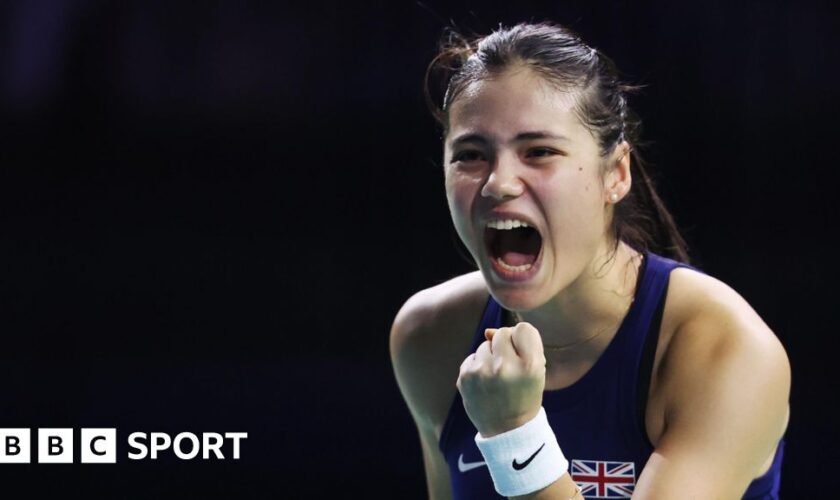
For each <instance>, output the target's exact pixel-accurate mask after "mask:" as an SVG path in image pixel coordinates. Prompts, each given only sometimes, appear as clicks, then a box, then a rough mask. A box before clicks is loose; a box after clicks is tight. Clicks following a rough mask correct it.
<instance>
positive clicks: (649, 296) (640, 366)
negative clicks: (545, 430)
mask: <svg viewBox="0 0 840 500" xmlns="http://www.w3.org/2000/svg"><path fill="white" fill-rule="evenodd" d="M676 267H688V268H691V269H694V270H696V271H698V272H702V271H699V270H698V269H696V268H694V267H692V266H690V265H687V264H683V263H680V262H676V261H674V260H671V259H668V258H665V257H662V256H659V255H656V254H654V253H651V252H645V254H644V259H643V262H642V265H641V270H640V272H639V276H640V278H639V279H638V280H637V283H636V291H635V295H634V300H633V303H632V304H631V306H630V309H629V310H628V312H627V315H626V316H625V317H624V319H623V321H622V323H621V326H619V329H618V332H617V333H616V334H615V336H614V337H613V339H612V340H611V341H610V344H609V345H608V346H607V348H606V349H605V350H604V352H603V353H602V354H601V356H600V358H598V360H597V361H596V362H595V364H594V365H593V366H592V367H591V368H590V369H589V371H588V372H587V373H586V374H584V375H583V377H581V378H580V379H579V380H578V381H577V382H575V383H574V384H572V385H571V386H569V387H566V388H563V389H558V390H551V391H545V392H544V393H543V407H544V408H545V411H546V415H547V416H548V421H549V423H550V424H551V427H552V429H553V430H554V433H555V435H556V436H557V441H558V442H559V443H560V448H561V449H562V450H563V454H564V455H565V456H566V458H567V459H568V460H569V464H570V467H569V469H570V470H569V472H570V473H571V476H572V479H573V480H574V481H575V482H576V483H577V484H578V485H579V486H580V487H581V488H582V490H583V495H584V497H585V498H587V499H591V498H630V496H631V495H632V493H633V489H634V487H635V485H636V481H637V480H638V478H639V475H640V474H641V472H642V469H643V468H644V466H645V463H647V460H648V458H649V457H650V455H651V453H652V452H653V449H654V448H653V445H652V444H651V442H650V440H649V439H648V436H647V432H646V431H645V408H646V406H647V395H648V388H649V385H650V377H651V372H652V370H653V358H654V354H655V351H656V344H657V340H658V337H659V329H660V324H661V322H662V310H663V308H664V304H665V295H666V291H667V289H668V280H669V276H670V272H671V270H673V269H674V268H676ZM507 315H508V311H505V310H504V309H503V308H502V307H501V305H499V303H498V302H496V301H495V300H494V299H493V297H492V296H491V297H490V298H489V299H488V301H487V306H486V308H485V310H484V314H483V316H482V318H481V322H480V323H479V325H478V328H477V329H476V332H475V338H474V341H473V344H472V348H471V350H470V352H475V350H476V349H477V348H478V346H479V345H480V344H481V343H482V342H483V341H484V330H485V329H486V328H499V327H501V326H503V325H504V324H505V323H504V321H505V319H506V317H505V316H507ZM466 354H467V353H465V356H466ZM476 432H477V431H476V429H475V426H473V424H472V422H471V421H470V420H469V418H468V417H467V414H466V412H465V410H464V405H463V402H462V400H461V395H460V393H458V392H457V391H456V394H455V399H454V401H453V402H452V406H451V407H450V409H449V414H448V416H447V419H446V422H445V424H444V427H443V431H442V433H441V438H440V443H439V445H440V449H441V451H442V452H443V454H444V457H445V458H446V461H447V464H448V465H449V475H450V478H451V482H452V491H453V496H454V498H455V499H487V498H501V497H500V496H499V495H498V494H497V493H496V491H495V489H494V488H493V480H492V478H491V477H490V473H489V471H488V469H487V467H486V465H484V464H483V461H484V459H483V457H482V456H481V453H480V452H479V450H478V447H477V446H476V445H475V435H476ZM783 453H784V439H782V440H781V441H780V442H779V446H778V448H777V450H776V455H775V458H774V460H773V464H772V466H771V467H770V469H769V470H768V471H767V473H766V474H764V475H763V476H761V477H759V478H757V479H755V480H753V481H752V483H751V484H750V486H749V488H748V489H747V491H746V493H745V495H744V497H743V498H744V499H750V500H754V499H767V500H770V499H773V500H777V499H778V496H779V483H780V479H781V466H782V456H783Z"/></svg>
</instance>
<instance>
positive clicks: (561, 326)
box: [517, 243, 642, 360]
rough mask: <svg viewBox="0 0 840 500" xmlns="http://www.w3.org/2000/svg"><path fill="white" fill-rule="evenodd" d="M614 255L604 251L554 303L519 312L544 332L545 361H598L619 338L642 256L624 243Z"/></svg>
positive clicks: (520, 315)
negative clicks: (614, 340) (589, 359)
mask: <svg viewBox="0 0 840 500" xmlns="http://www.w3.org/2000/svg"><path fill="white" fill-rule="evenodd" d="M611 253H612V252H611V251H608V250H607V248H601V250H600V251H599V252H598V253H597V255H596V256H595V258H593V259H592V261H591V262H590V263H589V264H587V266H586V267H585V268H584V271H583V272H582V273H581V275H580V276H578V278H577V279H575V281H573V282H572V283H571V284H570V285H569V286H568V287H566V288H565V289H564V290H563V291H561V292H560V293H559V294H557V295H556V296H555V297H554V298H553V299H552V300H550V301H548V302H547V303H546V304H544V305H542V306H540V307H539V308H537V309H533V310H531V311H524V312H520V313H517V316H518V317H519V318H518V319H519V320H521V321H527V322H528V323H531V324H532V325H533V326H534V327H535V328H536V329H537V330H538V331H539V332H540V335H541V336H542V340H543V344H544V345H545V346H546V349H545V356H546V358H551V359H554V360H563V359H569V358H575V359H581V358H588V357H590V356H591V357H593V358H597V357H598V356H599V355H600V354H601V352H603V350H604V348H605V347H606V345H608V344H609V342H610V341H611V340H612V338H613V337H614V336H615V333H616V332H617V331H618V327H619V326H620V325H621V322H622V320H623V319H624V317H625V316H626V314H627V311H628V310H629V309H630V305H631V304H632V303H633V299H634V294H635V290H636V284H637V282H638V273H639V270H640V264H641V257H642V256H641V254H640V253H639V252H636V251H635V250H633V249H632V248H630V247H629V246H627V245H625V244H624V243H621V244H619V246H618V250H617V252H616V253H615V256H614V258H612V259H610V257H611Z"/></svg>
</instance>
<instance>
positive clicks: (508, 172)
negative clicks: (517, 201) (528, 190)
mask: <svg viewBox="0 0 840 500" xmlns="http://www.w3.org/2000/svg"><path fill="white" fill-rule="evenodd" d="M520 168H521V165H519V163H518V158H515V157H514V158H509V157H506V156H504V155H499V156H498V157H497V160H496V162H495V165H493V168H492V169H491V170H490V175H489V176H488V177H487V181H485V183H484V186H482V188H481V195H482V196H484V197H486V198H492V199H494V200H499V201H501V200H504V199H507V198H516V197H518V196H519V195H521V194H522V192H523V190H524V189H525V186H524V185H523V184H522V179H520V178H519V173H520V172H519V169H520Z"/></svg>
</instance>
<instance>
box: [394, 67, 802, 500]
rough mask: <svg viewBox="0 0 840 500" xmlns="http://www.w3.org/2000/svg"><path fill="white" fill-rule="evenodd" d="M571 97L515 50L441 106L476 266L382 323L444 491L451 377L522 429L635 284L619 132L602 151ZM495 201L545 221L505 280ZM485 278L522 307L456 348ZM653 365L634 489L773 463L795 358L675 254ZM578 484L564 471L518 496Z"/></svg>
mask: <svg viewBox="0 0 840 500" xmlns="http://www.w3.org/2000/svg"><path fill="white" fill-rule="evenodd" d="M576 98H577V95H576V94H575V92H574V91H562V90H558V89H556V88H554V87H552V86H551V85H549V84H547V83H546V82H545V81H544V80H543V79H542V78H541V77H539V76H538V75H536V74H534V73H532V72H531V71H530V70H529V69H527V68H522V67H514V68H511V69H509V70H508V71H506V72H504V73H502V74H500V75H496V76H495V77H493V78H490V79H486V80H482V81H480V82H475V83H473V84H471V85H469V86H468V87H467V88H466V89H465V91H464V93H463V94H462V95H460V96H459V97H458V99H456V101H455V103H453V105H452V107H451V110H450V116H449V125H450V126H449V130H448V133H447V136H446V138H445V146H444V174H445V186H446V194H447V199H448V203H449V208H450V212H451V215H452V220H453V223H454V225H455V228H456V230H457V232H458V234H459V236H460V237H461V239H462V240H463V242H464V244H465V246H466V247H467V248H468V250H469V251H470V253H471V254H472V255H473V257H474V259H475V261H476V263H477V265H478V267H479V271H478V272H475V273H470V274H468V275H465V276H461V277H458V278H455V279H453V280H451V281H450V282H447V283H444V284H442V285H438V286H437V287H433V288H431V289H427V290H424V291H421V292H420V293H418V294H416V295H415V296H414V297H412V298H411V299H409V301H408V302H406V304H405V305H404V306H403V308H402V309H401V310H400V312H399V313H398V315H397V318H396V319H395V321H394V325H393V328H392V332H391V355H392V360H393V363H394V369H395V373H396V376H397V381H398V383H399V385H400V389H401V390H402V392H403V395H404V397H405V399H406V402H407V403H408V406H409V409H410V411H411V413H412V415H413V417H414V419H415V422H416V423H417V426H418V430H419V433H420V439H421V444H422V448H423V454H424V464H425V467H426V473H427V484H428V486H429V494H430V498H450V497H451V491H449V477H448V470H447V468H446V464H445V461H444V460H443V457H442V455H441V453H440V451H439V450H438V448H437V442H438V440H439V438H440V432H441V430H442V427H443V423H444V421H445V419H446V414H447V412H448V405H449V404H450V403H451V400H452V395H453V394H454V390H455V388H453V387H452V383H453V380H455V386H456V387H457V390H459V391H460V392H461V395H462V398H463V400H464V406H465V409H466V412H467V415H468V416H469V418H470V419H471V420H472V422H473V424H475V426H476V428H477V429H478V431H479V432H480V433H481V434H482V435H483V436H485V437H489V436H493V435H496V434H498V433H501V432H505V431H507V430H510V429H513V428H516V427H518V426H520V425H522V424H524V423H525V422H527V421H528V420H530V419H531V418H533V417H534V416H535V415H536V413H537V411H538V410H539V407H540V405H541V404H542V393H543V390H545V389H546V388H549V389H555V388H561V387H567V386H568V385H571V384H572V383H574V382H575V381H577V380H578V379H579V378H580V377H581V376H583V374H585V373H586V371H587V370H588V369H589V368H591V366H592V365H593V364H594V362H595V361H597V359H598V357H599V356H600V355H601V353H602V352H603V351H604V349H605V348H606V346H607V345H608V344H609V342H610V341H611V340H612V337H613V336H614V334H615V331H616V330H617V328H618V325H619V324H620V322H621V320H622V318H623V317H624V315H625V314H626V312H627V309H628V308H629V304H630V302H631V301H632V295H633V290H634V288H635V284H636V280H637V278H638V269H639V264H640V260H639V256H638V254H637V252H635V251H633V250H632V249H631V248H629V247H628V246H627V245H625V244H623V243H621V244H620V245H619V250H618V252H617V253H616V254H615V255H614V258H613V259H610V257H611V253H610V249H611V248H612V247H611V242H610V240H609V237H608V233H607V231H606V228H607V227H608V225H609V222H610V220H611V217H612V210H613V207H612V203H611V201H610V198H609V197H610V194H612V193H616V194H618V198H619V199H618V202H620V199H621V198H622V197H623V196H625V195H626V193H627V192H628V191H629V190H630V188H631V185H632V177H631V175H630V156H629V154H627V151H628V145H627V144H626V143H622V144H619V145H618V146H616V147H615V148H614V149H613V150H612V151H611V152H609V154H607V155H605V156H602V155H601V154H600V151H599V149H598V142H597V140H596V138H595V137H593V136H592V134H591V133H590V132H589V130H588V129H587V128H586V127H585V126H584V125H583V124H581V123H580V122H579V120H578V119H577V116H576V114H575V113H574V106H575V103H576ZM535 132H540V134H541V136H539V134H535ZM548 136H550V137H548ZM560 136H562V137H564V139H560V138H559V137H560ZM465 137H466V138H470V139H469V140H462V139H464V138H465ZM494 210H508V211H515V212H517V213H519V214H522V215H523V216H526V217H527V218H528V219H529V221H530V222H532V224H533V226H534V227H536V228H537V229H538V230H539V232H540V234H541V235H542V238H543V241H542V264H541V267H540V269H539V270H538V272H537V273H536V274H535V275H534V276H532V277H531V278H530V279H529V280H527V281H509V280H506V279H504V278H503V277H502V276H499V275H498V274H497V273H496V272H495V271H494V270H493V268H492V266H491V265H490V259H491V256H490V255H488V253H487V251H486V250H485V248H484V243H483V236H482V234H483V230H484V225H483V224H484V221H485V219H486V218H487V216H488V214H490V213H491V212H492V211H494ZM488 293H490V294H492V295H493V297H494V298H495V299H496V300H497V301H498V302H500V303H501V304H502V305H503V306H504V307H506V308H508V309H511V310H514V311H518V312H519V313H520V316H521V318H522V319H523V322H521V323H519V324H518V325H516V326H515V327H510V328H501V329H498V330H494V331H488V332H487V333H486V339H487V341H486V342H484V343H483V344H481V346H480V347H479V348H478V349H477V350H476V352H475V353H472V354H470V355H469V356H467V357H466V358H463V353H464V352H466V350H467V349H468V348H469V345H470V340H471V338H470V337H471V335H472V332H473V331H474V328H475V322H476V318H477V317H478V315H479V314H480V311H481V309H482V307H483V305H484V303H485V302H486V299H487V294H488ZM593 335H595V336H594V337H593ZM587 339H589V340H587ZM584 340H585V342H581V341H584ZM575 342H580V343H579V344H577V345H576V346H575V347H573V348H570V349H567V350H564V351H560V352H554V351H545V350H544V349H543V344H549V345H566V344H572V343H575ZM653 373H654V376H653V378H652V380H651V387H650V394H649V398H648V407H647V411H646V422H645V424H646V430H647V433H648V436H649V438H650V439H651V442H652V443H653V444H654V446H655V448H656V449H655V451H654V453H653V455H652V456H651V459H650V461H649V462H648V464H647V465H646V467H645V469H644V470H643V471H642V473H641V476H640V477H639V480H638V482H637V486H636V490H635V493H634V498H644V499H649V498H693V497H696V498H704V499H705V498H740V496H741V495H742V494H743V491H744V490H745V489H746V487H747V486H748V484H749V482H750V481H751V480H752V479H753V478H755V477H758V476H760V475H761V474H763V473H764V471H766V470H767V468H768V467H769V464H770V461H771V460H772V457H773V454H774V452H775V446H776V443H777V442H778V440H779V439H780V437H781V436H782V434H783V432H784V429H785V428H786V425H787V418H788V403H787V401H788V395H789V389H790V367H789V364H788V360H787V357H786V355H785V352H784V349H783V348H782V346H781V344H780V343H779V342H778V340H777V339H776V337H775V335H774V334H773V332H772V331H770V329H769V328H768V327H767V325H766V324H764V322H763V321H762V320H761V318H760V317H759V316H758V315H757V314H756V313H755V311H753V310H752V308H751V307H750V306H749V304H747V303H746V301H744V299H743V298H742V297H740V296H739V295H738V294H737V293H735V292H734V291H733V290H732V289H731V288H729V287H728V286H727V285H725V284H724V283H721V282H720V281H718V280H716V279H714V278H712V277H709V276H706V275H703V274H701V273H697V272H695V271H692V270H690V269H676V270H674V271H673V272H672V273H671V280H670V285H669V289H668V292H667V296H666V302H665V310H664V313H663V319H662V326H661V332H660V339H659V344H658V345H657V349H656V355H655V358H654V371H653ZM745 401H746V402H748V403H749V404H744V402H745ZM560 447H561V449H562V447H563V443H562V442H561V443H560ZM574 492H575V487H574V483H573V482H572V481H571V479H570V477H569V475H568V474H566V475H564V476H563V477H561V478H560V479H559V480H558V481H555V482H554V483H552V484H551V485H550V486H549V487H547V488H545V489H543V490H540V491H538V492H535V493H534V494H532V495H529V496H526V497H525V498H550V499H554V498H557V499H564V500H565V499H568V498H572V496H573V495H574Z"/></svg>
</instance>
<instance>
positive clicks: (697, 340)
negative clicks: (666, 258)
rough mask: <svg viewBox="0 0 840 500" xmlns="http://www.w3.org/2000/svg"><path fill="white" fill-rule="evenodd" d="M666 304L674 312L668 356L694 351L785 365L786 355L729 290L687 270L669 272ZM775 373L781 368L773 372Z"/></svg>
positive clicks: (704, 276)
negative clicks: (759, 359) (673, 325)
mask: <svg viewBox="0 0 840 500" xmlns="http://www.w3.org/2000/svg"><path fill="white" fill-rule="evenodd" d="M668 300H669V302H670V303H671V304H672V306H673V308H674V310H673V311H672V313H673V314H674V318H675V327H676V328H675V330H674V335H673V338H672V341H671V343H670V344H671V345H669V348H668V350H669V352H670V353H671V354H672V355H673V354H675V353H676V354H690V353H693V354H700V352H697V351H696V350H699V351H702V352H705V353H706V354H707V355H711V354H718V355H720V354H726V355H728V356H735V357H746V358H747V359H745V361H749V360H750V358H751V357H761V358H769V359H770V360H771V361H774V362H777V363H778V362H781V361H785V363H783V365H786V362H787V355H786V354H785V350H784V347H783V346H782V344H781V342H780V341H779V339H778V337H776V334H775V333H774V332H773V331H772V330H771V329H770V327H769V326H767V324H766V323H765V322H764V320H763V319H761V317H760V316H759V315H758V313H757V312H756V311H755V310H754V309H753V308H752V306H750V304H749V303H748V302H747V301H746V300H745V299H744V298H743V297H742V296H741V295H740V294H739V293H738V292H736V291H735V290H734V289H732V287H730V286H729V285H727V284H726V283H724V282H722V281H720V280H718V279H717V278H714V277H712V276H709V275H706V274H703V273H700V272H697V271H695V270H693V269H688V268H677V269H674V270H673V271H672V272H671V277H670V285H669V290H668ZM778 368H786V366H779V367H778Z"/></svg>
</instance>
